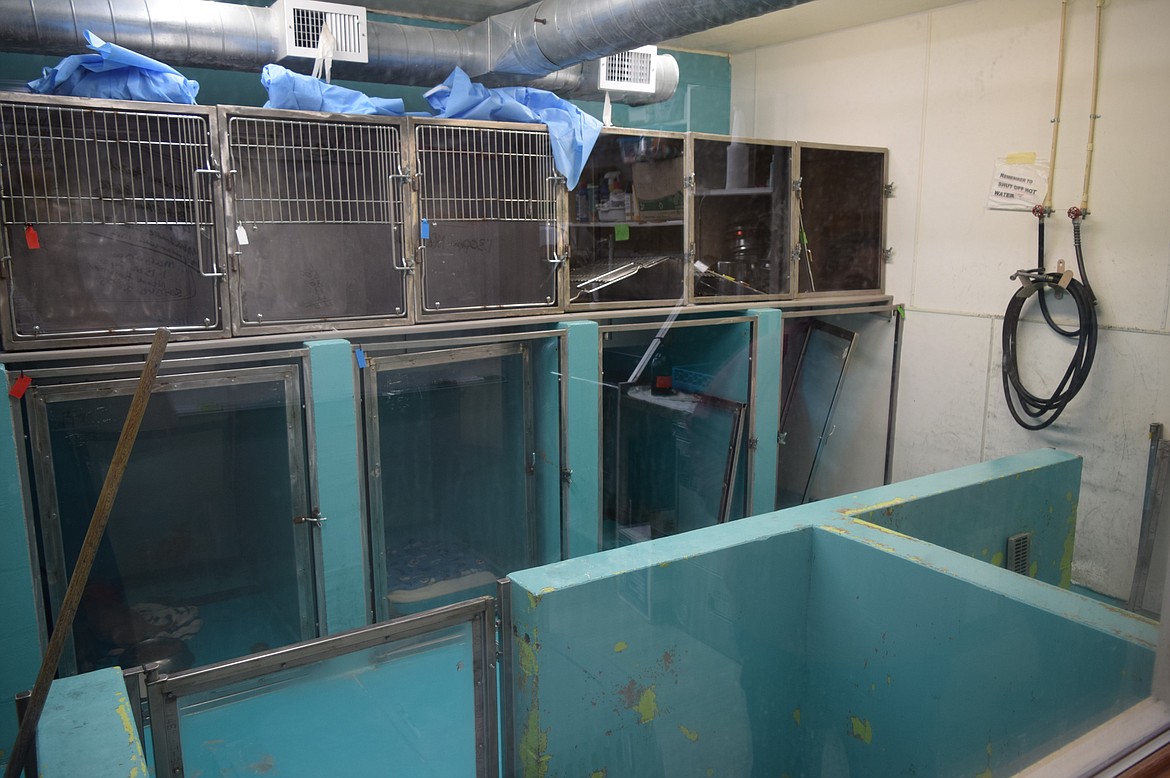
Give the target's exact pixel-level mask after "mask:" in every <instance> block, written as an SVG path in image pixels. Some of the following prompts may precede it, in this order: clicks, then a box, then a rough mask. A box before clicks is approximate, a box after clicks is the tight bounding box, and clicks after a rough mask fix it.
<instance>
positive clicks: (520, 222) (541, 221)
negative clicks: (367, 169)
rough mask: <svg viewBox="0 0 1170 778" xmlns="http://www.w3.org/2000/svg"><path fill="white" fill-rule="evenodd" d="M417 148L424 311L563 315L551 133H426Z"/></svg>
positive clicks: (456, 129) (453, 129)
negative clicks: (558, 311) (553, 311)
mask: <svg viewBox="0 0 1170 778" xmlns="http://www.w3.org/2000/svg"><path fill="white" fill-rule="evenodd" d="M415 141H416V144H417V154H418V173H419V195H418V202H419V216H420V219H421V221H420V238H421V242H420V245H421V248H422V249H423V251H422V252H421V257H422V260H421V264H422V289H423V310H424V312H427V313H435V312H446V311H477V310H485V309H509V308H549V307H553V306H556V305H557V269H558V267H559V265H560V259H559V257H558V255H557V221H556V219H557V209H556V192H557V181H558V180H559V179H558V177H557V175H556V171H555V170H554V169H553V160H552V152H551V147H550V144H549V138H548V133H547V132H546V131H545V130H543V129H540V130H529V129H523V130H517V129H497V128H486V127H473V126H464V125H438V124H423V125H419V126H417V127H416V128H415Z"/></svg>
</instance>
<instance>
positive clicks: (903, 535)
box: [853, 501, 910, 538]
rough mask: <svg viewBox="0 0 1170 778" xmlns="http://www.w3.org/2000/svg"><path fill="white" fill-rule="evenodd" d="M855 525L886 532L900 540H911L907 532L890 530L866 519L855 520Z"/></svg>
mask: <svg viewBox="0 0 1170 778" xmlns="http://www.w3.org/2000/svg"><path fill="white" fill-rule="evenodd" d="M899 502H901V501H899ZM853 523H854V524H860V525H861V526H863V527H869V528H870V529H876V530H877V531H878V532H884V533H886V534H887V535H893V536H895V537H899V538H909V537H910V536H909V535H907V534H906V533H905V532H898V530H896V529H890V528H889V527H883V526H881V525H880V524H874V523H873V522H871V521H866V520H865V519H854V520H853Z"/></svg>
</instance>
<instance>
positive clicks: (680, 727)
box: [678, 724, 699, 743]
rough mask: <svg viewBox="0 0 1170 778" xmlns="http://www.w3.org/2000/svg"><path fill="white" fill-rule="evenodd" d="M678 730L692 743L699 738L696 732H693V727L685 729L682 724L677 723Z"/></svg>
mask: <svg viewBox="0 0 1170 778" xmlns="http://www.w3.org/2000/svg"><path fill="white" fill-rule="evenodd" d="M678 731H679V732H681V733H683V736H684V737H685V738H686V739H687V740H689V741H691V742H692V743H694V742H695V741H696V740H698V739H699V733H698V732H695V731H694V730H693V729H687V728H686V727H684V726H683V725H682V724H679V725H678Z"/></svg>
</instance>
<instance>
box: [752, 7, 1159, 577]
mask: <svg viewBox="0 0 1170 778" xmlns="http://www.w3.org/2000/svg"><path fill="white" fill-rule="evenodd" d="M1060 8H1061V2H1060V0H971V1H970V2H966V3H960V4H958V5H953V6H948V7H945V8H942V9H939V10H935V11H930V12H926V13H921V14H916V15H913V16H908V17H904V18H901V19H896V20H893V21H889V22H882V23H878V24H873V25H868V26H864V27H859V28H854V29H849V30H844V31H841V32H835V33H830V34H827V35H822V36H818V37H815V38H809V39H804V40H800V41H795V42H791V43H786V44H780V45H776V46H771V47H766V48H761V49H756V50H754V51H751V52H748V53H745V54H740V55H735V56H733V57H732V81H733V91H732V96H733V103H734V116H735V118H736V120H737V121H738V122H739V123H740V124H741V126H742V127H743V129H744V131H745V132H747V133H749V134H752V135H755V136H758V137H766V138H778V139H787V140H807V141H820V142H832V143H845V144H858V145H871V146H885V147H888V148H889V149H890V171H891V174H890V175H891V180H892V181H893V182H894V183H895V184H896V187H897V188H896V196H895V198H894V199H893V200H891V201H890V202H889V209H890V210H889V231H888V239H887V243H888V244H889V245H890V246H892V247H893V248H894V250H895V254H894V261H893V263H892V264H891V265H889V266H888V268H887V289H888V290H889V291H890V292H891V293H892V294H893V295H894V296H895V298H896V301H898V302H902V303H905V304H906V305H907V308H908V314H907V319H906V333H905V341H904V352H903V372H902V381H901V388H900V398H899V399H900V401H899V406H898V445H897V448H896V451H895V469H894V475H895V478H899V479H900V478H908V477H913V476H917V475H922V474H925V473H930V472H935V471H938V470H942V469H945V468H948V467H952V466H958V465H964V464H970V463H973V462H977V461H980V460H983V459H989V458H993V457H998V456H1002V455H1005V454H1011V453H1015V452H1019V451H1023V450H1027V449H1030V448H1036V447H1040V446H1055V447H1059V448H1062V449H1064V450H1067V451H1072V452H1074V453H1077V454H1081V455H1082V456H1084V458H1085V469H1084V480H1083V484H1082V492H1081V505H1080V515H1079V524H1078V530H1077V545H1076V554H1075V558H1074V564H1073V574H1074V580H1076V581H1077V582H1079V583H1083V584H1085V585H1088V586H1090V587H1092V588H1095V589H1097V590H1099V591H1102V592H1105V593H1107V594H1111V595H1113V596H1117V597H1125V596H1127V595H1128V593H1129V587H1130V582H1131V578H1132V574H1133V560H1134V555H1135V551H1136V543H1137V536H1138V527H1139V523H1140V518H1141V507H1142V491H1143V489H1144V484H1145V471H1146V462H1147V454H1148V445H1149V441H1148V428H1149V425H1150V423H1151V422H1154V421H1161V422H1165V423H1167V424H1168V425H1170V321H1168V317H1170V200H1168V198H1167V197H1166V195H1167V193H1168V192H1170V47H1167V45H1166V34H1167V31H1168V30H1170V2H1167V1H1166V0H1108V2H1107V3H1106V5H1105V6H1104V11H1103V31H1102V44H1101V79H1100V98H1099V105H1098V114H1099V115H1100V119H1099V120H1098V122H1097V129H1096V138H1095V141H1096V143H1095V147H1096V148H1095V152H1094V158H1093V176H1092V183H1091V188H1090V198H1089V208H1090V210H1091V212H1092V215H1091V216H1090V217H1089V218H1088V219H1086V221H1085V224H1084V228H1083V232H1084V248H1085V255H1086V260H1087V269H1088V273H1089V278H1090V281H1091V282H1092V284H1093V287H1094V290H1095V291H1096V293H1097V296H1098V297H1099V298H1100V305H1099V307H1098V313H1099V316H1100V319H1101V322H1102V330H1101V334H1100V343H1099V347H1098V352H1097V361H1096V364H1095V365H1094V367H1093V371H1092V374H1091V376H1090V378H1089V381H1088V383H1087V384H1086V385H1085V387H1084V389H1083V390H1082V392H1081V394H1080V395H1079V396H1078V397H1077V398H1076V399H1075V400H1074V401H1073V403H1072V404H1071V406H1070V407H1069V408H1068V410H1067V411H1066V412H1065V414H1064V415H1063V416H1062V417H1061V418H1060V419H1059V420H1058V421H1057V422H1056V424H1055V425H1054V426H1053V427H1051V428H1049V429H1048V430H1046V431H1043V432H1027V431H1024V430H1023V429H1021V428H1019V427H1017V426H1016V424H1015V423H1014V422H1013V421H1012V419H1011V417H1010V416H1009V415H1008V411H1007V408H1006V406H1005V401H1004V398H1003V390H1002V387H1001V384H1000V369H999V365H1000V351H1001V350H1000V337H1001V332H1002V325H1003V320H1002V316H1003V310H1004V308H1005V306H1006V305H1007V302H1008V299H1009V297H1010V296H1011V294H1012V292H1013V291H1014V289H1015V288H1016V286H1015V284H1016V282H1014V281H1010V280H1009V278H1008V277H1009V276H1010V275H1011V273H1012V272H1013V271H1015V270H1016V269H1018V268H1022V267H1029V266H1032V265H1034V264H1035V254H1036V219H1035V218H1034V217H1033V216H1031V215H1030V214H1026V213H1019V212H1004V211H992V210H988V209H987V208H986V207H985V203H986V199H987V193H988V188H989V184H990V181H991V174H992V167H993V164H994V161H995V159H996V158H997V157H1001V156H1004V155H1005V154H1007V153H1010V152H1018V151H1035V152H1037V153H1038V155H1039V156H1040V157H1043V158H1046V157H1048V152H1049V146H1050V143H1051V131H1052V124H1051V122H1050V120H1051V118H1052V116H1053V113H1054V102H1055V92H1056V63H1057V48H1058V45H1057V41H1058V30H1059V17H1060ZM1068 8H1069V12H1068V13H1069V18H1068V31H1067V36H1068V55H1067V60H1066V61H1067V64H1066V72H1065V90H1064V100H1063V108H1062V111H1061V118H1062V121H1061V124H1060V145H1059V148H1058V152H1057V161H1056V167H1055V178H1054V190H1053V191H1054V200H1053V205H1054V208H1055V209H1056V212H1057V214H1056V217H1055V218H1053V219H1050V220H1049V224H1048V235H1047V245H1048V251H1047V262H1048V266H1049V267H1053V266H1054V265H1055V264H1056V261H1057V260H1058V259H1061V258H1063V259H1066V260H1068V261H1069V263H1070V264H1073V259H1074V255H1073V248H1072V229H1071V226H1070V223H1069V220H1068V219H1067V218H1066V217H1065V216H1064V212H1065V210H1066V209H1067V208H1068V207H1069V206H1071V205H1077V204H1079V202H1080V199H1081V190H1082V183H1083V175H1084V166H1085V159H1086V145H1087V139H1088V126H1089V120H1088V114H1089V106H1090V97H1091V81H1092V79H1091V73H1092V59H1093V57H1092V49H1093V28H1094V17H1095V12H1096V7H1095V3H1094V2H1093V0H1072V2H1070V3H1069V4H1068ZM1020 332H1021V339H1022V340H1023V341H1024V345H1023V346H1022V351H1023V354H1022V359H1023V360H1024V361H1023V362H1022V364H1021V375H1022V377H1023V379H1024V381H1025V383H1026V384H1027V385H1029V387H1030V388H1033V390H1040V389H1045V388H1047V385H1048V384H1049V383H1051V382H1055V381H1056V380H1058V379H1059V376H1060V374H1061V373H1062V372H1063V369H1064V366H1065V365H1066V364H1067V359H1068V355H1069V353H1070V351H1071V349H1070V346H1069V345H1068V344H1067V342H1064V341H1061V339H1059V338H1058V337H1056V336H1055V335H1053V334H1051V333H1050V332H1049V331H1048V330H1047V328H1046V327H1044V326H1043V325H1030V324H1024V325H1023V326H1021V329H1020ZM876 341H877V344H876V346H874V347H875V348H878V349H880V350H883V353H884V350H885V349H887V348H888V346H889V338H888V336H886V337H881V338H877V339H876ZM887 358H888V357H887ZM878 405H880V403H871V406H873V407H876V406H878ZM879 431H884V427H883V426H881V425H877V424H873V423H870V424H869V425H868V426H866V427H865V429H864V432H865V434H866V436H867V437H866V439H865V441H864V447H865V448H866V449H867V450H868V451H869V452H870V454H871V456H875V457H877V458H879V459H880V456H877V455H878V452H880V450H881V442H882V441H880V440H877V439H874V438H875V437H877V436H878V434H879ZM854 445H859V441H854ZM879 477H880V473H879ZM866 478H867V479H868V480H869V481H870V482H872V480H873V476H872V467H871V468H870V470H869V471H867V475H866ZM865 485H870V484H869V483H860V484H856V487H860V486H865ZM850 488H854V487H853V485H851V487H850Z"/></svg>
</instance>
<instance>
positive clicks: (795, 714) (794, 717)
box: [792, 708, 800, 727]
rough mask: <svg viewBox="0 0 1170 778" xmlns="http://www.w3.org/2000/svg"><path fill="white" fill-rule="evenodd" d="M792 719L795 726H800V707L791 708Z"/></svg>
mask: <svg viewBox="0 0 1170 778" xmlns="http://www.w3.org/2000/svg"><path fill="white" fill-rule="evenodd" d="M792 720H793V721H795V722H796V726H798V727H799V726H800V708H795V709H793V711H792Z"/></svg>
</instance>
